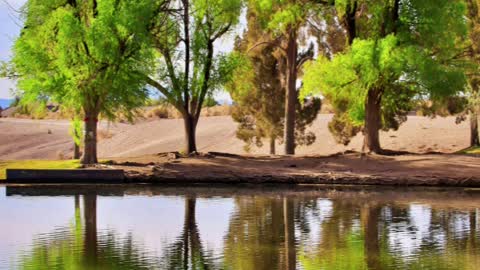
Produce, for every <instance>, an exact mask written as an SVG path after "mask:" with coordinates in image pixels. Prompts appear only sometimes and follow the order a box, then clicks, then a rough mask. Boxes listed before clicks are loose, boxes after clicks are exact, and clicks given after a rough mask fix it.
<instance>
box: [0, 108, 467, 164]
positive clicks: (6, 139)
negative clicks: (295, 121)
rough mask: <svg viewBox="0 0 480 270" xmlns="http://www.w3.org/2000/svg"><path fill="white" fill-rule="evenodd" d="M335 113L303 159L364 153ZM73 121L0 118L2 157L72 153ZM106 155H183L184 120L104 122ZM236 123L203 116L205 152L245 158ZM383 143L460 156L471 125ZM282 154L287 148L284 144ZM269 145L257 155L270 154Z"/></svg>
mask: <svg viewBox="0 0 480 270" xmlns="http://www.w3.org/2000/svg"><path fill="white" fill-rule="evenodd" d="M331 117H332V116H331V115H324V114H322V115H319V117H318V119H317V120H316V121H315V122H314V123H313V125H312V126H311V128H310V130H312V131H313V132H314V133H315V134H316V136H317V140H316V142H315V143H314V144H313V145H311V146H308V147H299V148H298V150H297V153H298V154H299V155H310V154H315V155H327V154H332V153H336V152H339V151H344V150H360V148H361V140H362V138H361V137H360V136H357V137H356V138H354V140H353V141H352V143H351V144H350V145H349V146H346V147H345V146H343V145H338V144H336V143H335V141H334V139H333V137H332V136H331V134H330V133H329V131H328V128H327V124H328V121H329V120H330V119H331ZM68 129H69V123H68V121H64V120H28V119H15V118H0V159H4V160H8V159H55V158H59V157H65V158H67V157H69V156H70V155H71V149H72V141H71V138H70V136H69V135H68ZM99 130H100V132H99V133H100V134H99V135H100V141H99V148H98V149H99V155H100V157H104V158H105V157H129V156H139V155H145V154H154V153H159V152H168V151H177V150H180V149H181V148H182V146H183V141H184V140H183V121H182V120H181V119H158V120H148V121H141V122H139V123H136V124H134V125H130V124H123V123H117V124H108V123H106V122H102V123H100V128H99ZM235 131H236V123H235V122H233V120H232V119H231V118H230V117H229V116H218V117H204V118H201V120H200V122H199V126H198V130H197V140H198V147H199V151H201V152H206V151H217V152H230V153H236V154H243V153H244V150H243V145H244V144H243V142H242V141H240V140H238V139H237V138H236V137H235ZM381 140H382V144H383V146H384V147H385V148H389V149H393V150H406V151H412V152H430V151H438V152H447V153H449V152H455V151H458V150H460V149H463V148H466V147H467V146H468V142H469V130H468V124H467V123H466V122H464V123H462V124H460V125H456V124H455V119H454V118H453V117H447V118H435V119H430V118H425V117H417V116H411V117H409V119H408V121H407V122H406V123H405V124H404V125H402V126H401V128H400V129H399V130H398V131H396V132H382V134H381ZM277 150H278V151H279V153H281V152H282V146H278V147H277ZM267 153H268V148H267V147H266V145H265V146H264V147H263V148H260V149H256V148H255V149H254V151H253V154H267Z"/></svg>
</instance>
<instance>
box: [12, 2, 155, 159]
mask: <svg viewBox="0 0 480 270" xmlns="http://www.w3.org/2000/svg"><path fill="white" fill-rule="evenodd" d="M163 5H164V2H163V1H157V0H142V1H133V0H122V1H117V0H103V1H97V0H88V1H80V0H60V1H57V0H41V1H40V0H30V1H28V2H27V4H26V5H25V14H26V16H25V22H24V28H23V30H22V32H21V35H20V37H19V38H18V39H17V41H16V43H15V47H14V57H13V63H14V65H15V70H16V71H17V72H18V78H19V80H18V88H19V89H21V94H22V102H25V103H29V102H33V101H35V100H38V99H48V100H52V101H55V102H58V103H61V104H62V105H64V106H66V107H72V108H75V109H78V110H80V111H81V112H82V114H83V116H84V122H85V124H84V151H83V157H82V163H84V164H92V163H97V162H98V159H97V135H96V134H97V122H98V118H99V116H100V115H102V116H104V117H107V118H110V119H114V118H115V116H116V113H117V112H122V113H123V115H125V116H127V117H132V116H133V109H134V108H135V107H137V106H140V105H142V104H143V102H144V100H145V99H146V98H147V94H148V92H147V90H146V89H145V87H144V85H145V82H144V80H143V77H142V76H140V75H139V74H145V73H149V72H150V67H151V66H153V65H152V64H145V63H148V62H149V60H150V59H153V54H152V51H151V49H150V47H149V46H148V44H149V43H148V40H149V39H148V38H149V35H148V27H149V25H151V20H152V18H153V17H154V16H155V15H156V14H157V12H158V11H159V10H160V9H161V7H162V6H163Z"/></svg>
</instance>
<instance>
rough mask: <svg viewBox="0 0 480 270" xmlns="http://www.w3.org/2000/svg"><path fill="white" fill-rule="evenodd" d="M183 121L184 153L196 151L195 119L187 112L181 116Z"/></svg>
mask: <svg viewBox="0 0 480 270" xmlns="http://www.w3.org/2000/svg"><path fill="white" fill-rule="evenodd" d="M183 123H184V125H185V154H191V153H193V152H197V142H196V136H195V133H196V129H197V121H195V120H194V119H193V117H192V116H191V115H189V114H187V115H184V116H183Z"/></svg>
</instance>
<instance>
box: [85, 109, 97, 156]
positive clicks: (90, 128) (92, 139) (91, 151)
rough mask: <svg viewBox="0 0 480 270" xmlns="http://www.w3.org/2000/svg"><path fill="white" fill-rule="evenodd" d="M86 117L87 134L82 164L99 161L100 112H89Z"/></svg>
mask: <svg viewBox="0 0 480 270" xmlns="http://www.w3.org/2000/svg"><path fill="white" fill-rule="evenodd" d="M86 115H87V116H86V117H85V135H84V146H83V147H84V149H83V157H82V160H81V162H82V164H85V165H88V164H95V163H98V159H97V122H98V114H96V113H87V114H86Z"/></svg>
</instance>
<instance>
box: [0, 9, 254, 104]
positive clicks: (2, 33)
mask: <svg viewBox="0 0 480 270" xmlns="http://www.w3.org/2000/svg"><path fill="white" fill-rule="evenodd" d="M26 1H27V0H0V61H8V60H9V59H10V57H11V55H12V52H11V47H12V45H13V42H14V40H15V38H16V37H17V36H18V34H19V32H20V24H21V21H20V20H19V19H18V14H17V13H16V12H15V10H18V9H19V8H20V7H21V6H22V5H24V4H25V2H26ZM244 16H245V14H244V15H243V16H242V18H241V23H240V26H239V27H238V29H236V31H234V32H233V33H230V34H229V35H228V38H226V39H224V40H222V41H221V42H218V43H217V44H215V45H216V50H217V51H219V52H228V51H231V50H232V49H233V41H234V36H235V35H236V34H238V33H241V32H242V31H243V28H244V27H245V25H246V20H245V17H244ZM14 86H15V84H14V83H13V82H12V81H9V80H6V79H0V99H9V98H13V95H12V93H11V90H10V89H13V88H14ZM215 98H216V99H217V100H218V101H220V102H224V101H230V100H231V99H230V96H229V95H228V93H217V94H216V96H215Z"/></svg>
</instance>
